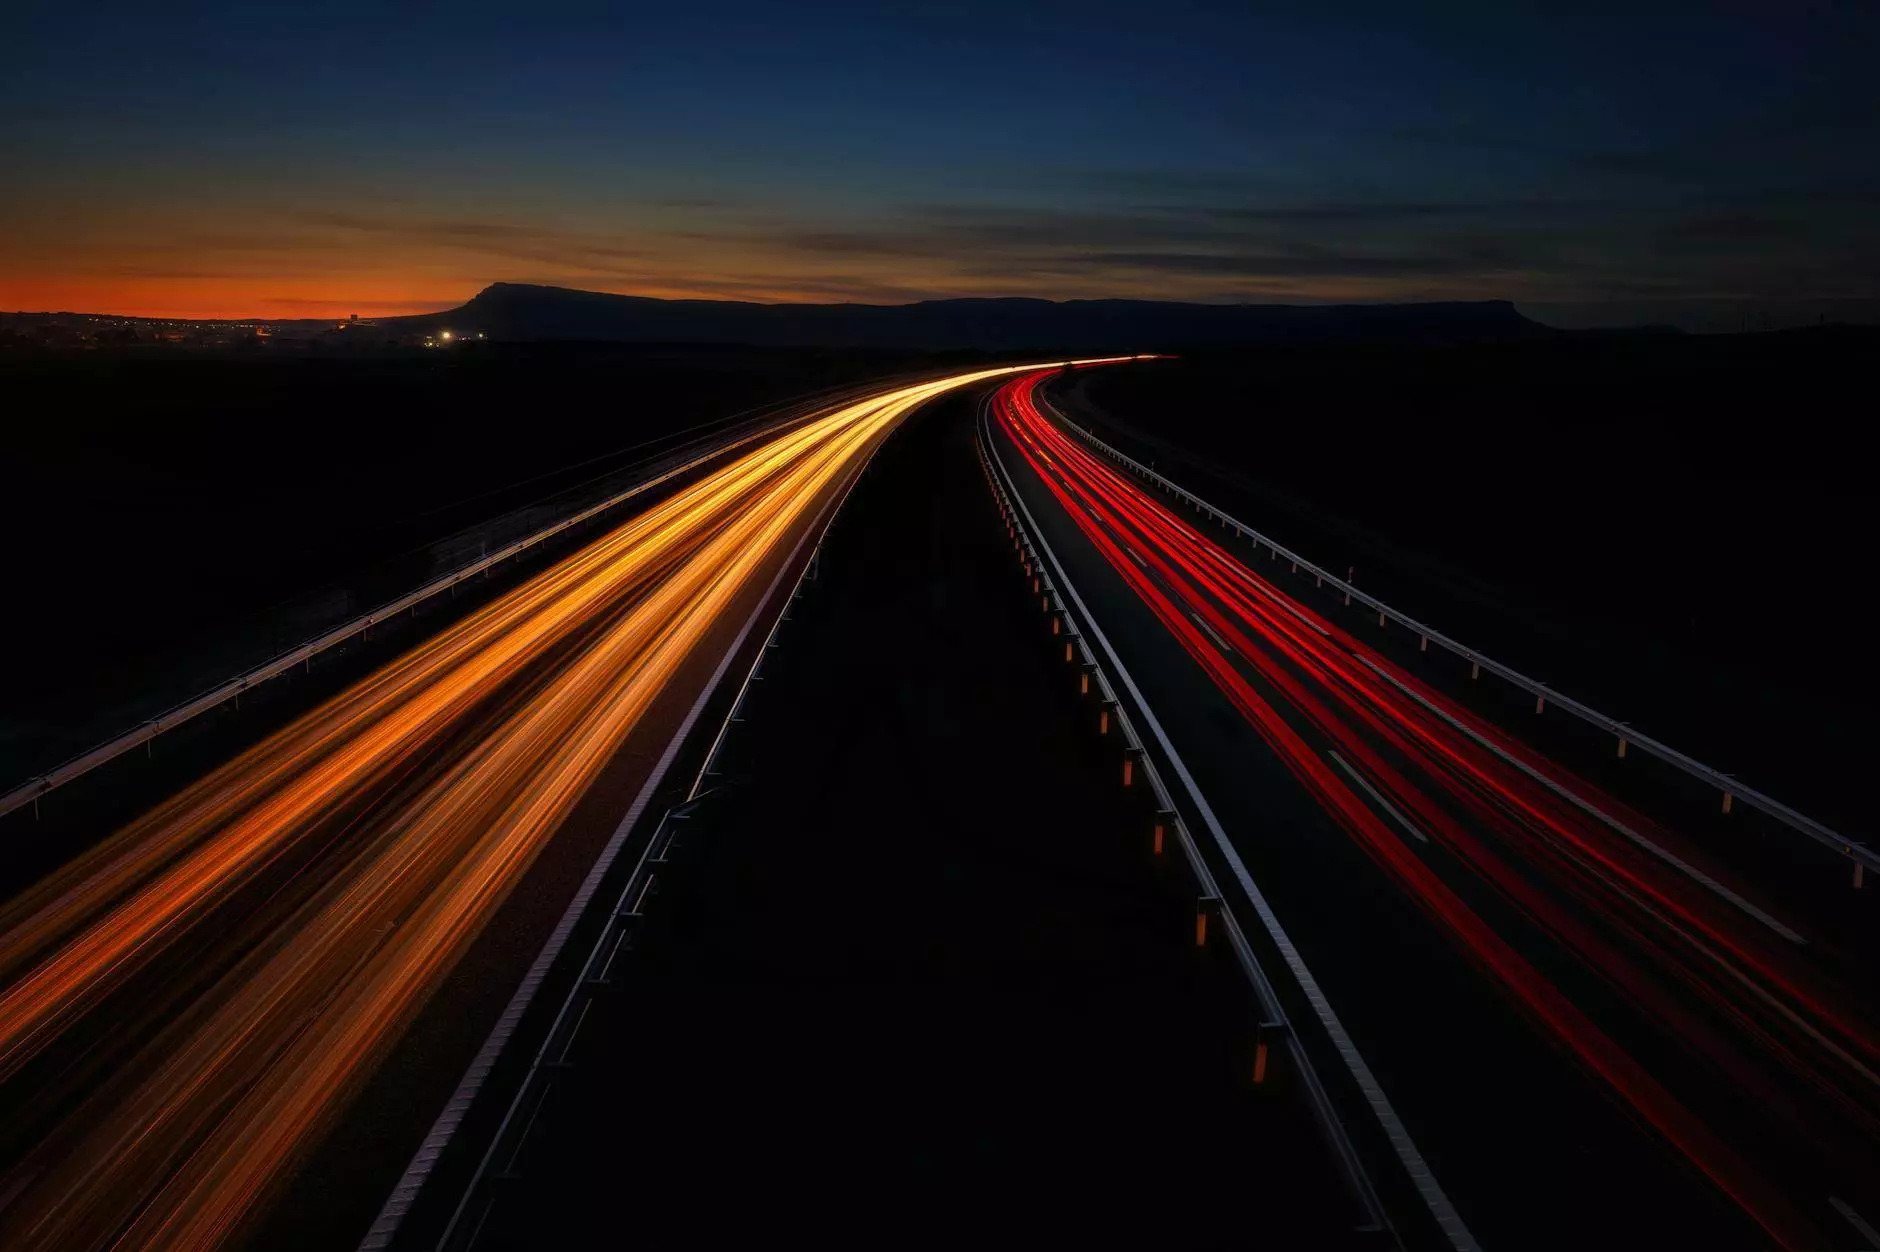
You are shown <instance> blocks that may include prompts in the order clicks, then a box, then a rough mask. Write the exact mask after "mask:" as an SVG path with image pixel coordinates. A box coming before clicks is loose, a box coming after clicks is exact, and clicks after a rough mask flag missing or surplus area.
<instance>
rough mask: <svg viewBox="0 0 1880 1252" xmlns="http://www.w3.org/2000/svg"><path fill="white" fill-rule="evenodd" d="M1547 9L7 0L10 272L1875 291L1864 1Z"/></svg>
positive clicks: (1877, 42)
mask: <svg viewBox="0 0 1880 1252" xmlns="http://www.w3.org/2000/svg"><path fill="white" fill-rule="evenodd" d="M1549 7H1550V9H1551V10H1552V11H1550V12H1548V13H1546V14H1545V15H1543V14H1540V13H1539V12H1537V11H1534V10H1526V11H1517V9H1520V8H1522V6H1516V5H1502V4H1490V3H1484V4H1479V5H1473V4H1472V5H1451V6H1446V7H1441V8H1440V9H1439V7H1438V6H1433V5H1431V6H1426V5H1407V4H1402V3H1389V4H1337V3H1316V4H1303V5H1297V6H1286V7H1277V6H1274V7H1262V6H1257V5H1251V4H1244V5H1193V4H1183V3H1169V2H1162V3H1151V4H1131V5H1120V4H1109V3H1080V4H1066V5H1061V6H1060V5H1037V4H1033V5H1025V4H1017V3H1004V4H983V5H982V4H975V3H958V2H954V3H945V4H899V5H879V6H863V5H856V6H843V5H809V6H797V5H791V4H749V5H746V4H713V3H694V4H683V3H681V4H660V5H650V4H648V5H639V4H625V3H620V4H592V5H567V4H556V3H547V2H543V0H514V2H512V3H508V4H504V5H501V6H486V5H480V4H452V5H421V4H405V3H401V4H398V5H396V6H391V5H377V4H369V3H363V4H354V5H350V6H348V5H334V4H320V5H311V4H269V3H254V2H253V0H250V2H248V3H243V4H240V5H227V6H218V5H191V4H163V3H148V2H140V3H137V4H134V5H114V4H104V5H96V4H75V3H71V2H70V0H61V2H58V3H41V2H39V0H24V3H22V2H21V0H12V2H11V3H9V4H8V5H7V6H6V15H5V16H4V17H3V18H0V168H3V169H4V170H5V171H6V177H5V179H4V194H0V309H81V310H91V311H109V312H120V313H149V314H181V315H198V316H217V315H221V316H240V315H259V316H268V317H292V316H316V315H318V316H328V315H332V314H343V313H349V312H358V313H360V314H362V315H371V314H374V313H392V312H410V311H418V310H425V309H436V308H444V307H449V306H451V305H455V304H458V303H461V302H462V301H463V300H464V299H466V298H468V297H469V296H470V295H471V294H473V293H474V292H475V291H476V290H478V289H479V288H481V287H482V286H484V285H485V284H487V283H490V282H494V281H512V282H541V283H554V284H561V285H568V286H577V287H586V288H594V289H601V290H609V291H622V292H632V293H639V294H647V295H665V296H678V295H690V296H710V297H735V298H746V299H757V300H796V299H801V300H847V299H853V300H861V301H869V302H895V301H901V300H908V299H920V298H927V297H937V296H950V295H1035V296H1045V297H1051V298H1069V297H1089V296H1137V297H1151V298H1164V299H1203V300H1248V301H1275V302H1312V301H1328V300H1335V301H1344V300H1362V301H1369V300H1424V299H1481V298H1507V299H1513V300H1515V301H1517V302H1518V303H1519V304H1520V305H1521V307H1522V308H1523V309H1524V310H1526V311H1528V312H1530V313H1531V314H1533V315H1535V316H1538V317H1541V318H1542V319H1543V320H1549V321H1553V322H1555V323H1556V324H1561V325H1578V324H1596V323H1602V322H1623V321H1638V320H1674V321H1680V322H1682V323H1684V324H1687V325H1693V326H1706V327H1707V326H1710V325H1713V324H1716V325H1718V327H1719V328H1724V329H1735V328H1737V327H1736V323H1738V322H1740V321H1741V319H1742V317H1743V312H1742V310H1743V309H1744V308H1753V307H1782V308H1794V307H1800V306H1807V307H1808V308H1809V309H1815V308H1820V309H1822V310H1825V311H1828V312H1829V314H1830V316H1832V315H1833V313H1834V310H1836V309H1839V308H1846V307H1853V306H1851V305H1842V304H1837V303H1836V302H1837V301H1853V300H1859V299H1861V298H1866V297H1873V296H1875V295H1876V293H1877V291H1880V281H1877V280H1880V5H1875V4H1847V5H1834V4H1808V3H1799V2H1788V0H1784V2H1780V3H1778V2H1774V0H1771V2H1770V3H1764V4H1740V5H1739V4H1710V5H1703V6H1688V7H1687V6H1681V5H1675V4H1666V3H1661V2H1658V0H1649V2H1639V3H1630V4H1624V5H1612V6H1606V5H1588V4H1572V5H1565V4H1563V5H1554V6H1549ZM1810 320H1812V316H1811V317H1810Z"/></svg>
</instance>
